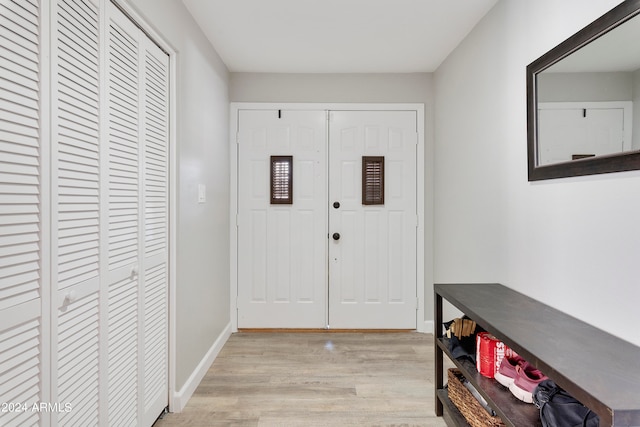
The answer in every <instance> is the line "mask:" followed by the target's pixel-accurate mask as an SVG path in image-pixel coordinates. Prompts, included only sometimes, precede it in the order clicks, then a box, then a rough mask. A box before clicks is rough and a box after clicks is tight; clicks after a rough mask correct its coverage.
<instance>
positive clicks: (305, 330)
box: [238, 328, 416, 334]
mask: <svg viewBox="0 0 640 427" xmlns="http://www.w3.org/2000/svg"><path fill="white" fill-rule="evenodd" d="M238 332H239V333H242V332H252V333H255V332H260V333H297V334H298V333H314V334H315V333H360V334H362V333H365V334H366V333H376V334H380V333H384V334H387V333H388V334H397V333H407V332H416V329H325V328H317V329H314V328H238Z"/></svg>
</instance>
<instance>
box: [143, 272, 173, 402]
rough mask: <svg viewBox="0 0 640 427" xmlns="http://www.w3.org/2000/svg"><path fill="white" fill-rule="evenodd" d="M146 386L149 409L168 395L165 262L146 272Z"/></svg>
mask: <svg viewBox="0 0 640 427" xmlns="http://www.w3.org/2000/svg"><path fill="white" fill-rule="evenodd" d="M144 325H145V328H144V361H145V363H144V365H143V366H144V378H143V381H144V383H143V389H144V399H143V401H144V402H145V403H146V407H145V410H149V408H150V406H151V405H153V404H154V403H155V402H156V401H157V399H158V398H159V397H161V396H162V395H163V394H164V395H165V396H166V394H167V372H168V363H167V336H168V328H167V269H166V264H165V263H162V264H160V265H158V266H156V267H153V268H151V269H148V270H147V272H146V274H145V302H144Z"/></svg>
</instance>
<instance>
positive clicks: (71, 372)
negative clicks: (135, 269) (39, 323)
mask: <svg viewBox="0 0 640 427" xmlns="http://www.w3.org/2000/svg"><path fill="white" fill-rule="evenodd" d="M98 305H99V300H98V292H94V293H91V294H89V295H87V296H86V297H84V298H80V299H78V300H77V301H74V302H73V303H72V304H69V305H66V306H63V308H62V309H60V310H59V311H58V352H57V356H58V379H57V385H58V390H59V391H58V401H60V402H65V403H66V402H69V403H72V404H73V410H72V411H69V412H60V413H59V414H58V425H60V426H84V425H97V423H98V408H99V393H98V387H99V369H98V360H99V348H100V347H99V338H98V337H99V334H98V327H99V310H98Z"/></svg>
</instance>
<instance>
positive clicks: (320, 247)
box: [238, 110, 327, 328]
mask: <svg viewBox="0 0 640 427" xmlns="http://www.w3.org/2000/svg"><path fill="white" fill-rule="evenodd" d="M325 116H326V114H325V112H324V111H279V110H250V111H247V110H243V111H240V117H239V123H240V129H239V132H238V145H239V146H238V159H239V161H238V163H239V164H238V187H239V188H238V327H240V328H322V327H324V326H325V325H326V323H325V322H326V305H327V302H326V299H327V292H326V276H327V274H326V270H327V249H326V247H327V239H326V236H327V220H326V217H327V208H326V199H327V190H326V188H327V184H326V182H327V176H326V118H325ZM271 156H291V158H292V161H293V163H292V165H291V166H292V172H293V175H292V178H293V180H292V184H293V186H292V191H293V194H292V196H293V198H292V200H291V203H272V200H271V173H270V172H271ZM275 161H276V162H277V159H276V160H275Z"/></svg>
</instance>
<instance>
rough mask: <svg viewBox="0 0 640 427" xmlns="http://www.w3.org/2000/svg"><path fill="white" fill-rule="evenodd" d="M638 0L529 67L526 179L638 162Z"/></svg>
mask: <svg viewBox="0 0 640 427" xmlns="http://www.w3.org/2000/svg"><path fill="white" fill-rule="evenodd" d="M638 40H640V0H627V1H624V2H622V3H621V4H620V5H618V6H617V7H615V8H614V9H612V10H611V11H609V12H607V13H606V14H605V15H603V16H602V17H600V18H598V19H597V20H596V21H594V22H593V23H591V24H590V25H588V26H587V27H585V28H584V29H582V30H580V31H579V32H578V33H576V34H574V35H573V36H571V37H570V38H568V39H567V40H565V41H564V42H562V43H561V44H559V45H558V46H556V47H555V48H553V49H552V50H550V51H549V52H547V53H546V54H544V55H542V56H541V57H540V58H538V59H536V60H535V61H534V62H532V63H531V64H529V65H528V66H527V154H528V162H529V181H537V180H542V179H552V178H561V177H569V176H580V175H592V174H599V173H608V172H620V171H627V170H634V169H640V42H638Z"/></svg>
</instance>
